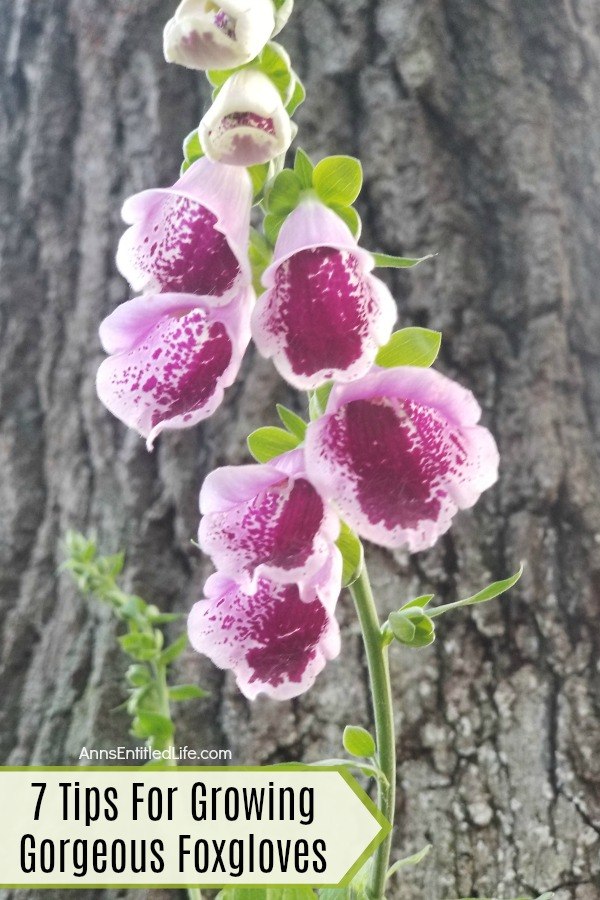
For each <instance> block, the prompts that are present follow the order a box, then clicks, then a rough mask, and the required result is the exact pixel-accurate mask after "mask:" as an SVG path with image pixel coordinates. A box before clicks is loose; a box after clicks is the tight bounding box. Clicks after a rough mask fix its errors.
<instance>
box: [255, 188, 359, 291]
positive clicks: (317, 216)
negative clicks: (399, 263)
mask: <svg viewBox="0 0 600 900" xmlns="http://www.w3.org/2000/svg"><path fill="white" fill-rule="evenodd" d="M319 247H332V248H334V249H335V250H347V251H348V253H352V254H353V255H354V256H356V257H357V258H358V259H359V260H360V264H361V270H362V271H363V272H370V271H372V269H373V267H374V265H375V262H374V259H373V257H372V255H371V254H370V253H367V251H366V250H362V249H361V248H360V247H359V246H358V243H357V241H356V238H355V237H354V235H353V234H352V232H351V231H350V229H349V228H348V226H347V225H346V223H345V222H344V221H342V219H340V217H339V216H338V215H337V214H336V213H334V212H333V210H331V209H329V207H328V206H325V204H324V203H321V202H320V201H319V200H315V199H308V200H303V201H302V202H301V203H300V204H299V205H298V206H297V207H296V209H295V210H294V211H293V212H292V213H290V215H289V216H288V217H287V218H286V220H285V222H284V223H283V225H282V226H281V230H280V232H279V235H278V237H277V241H276V242H275V250H274V252H273V262H272V263H271V265H270V266H269V267H268V268H267V269H266V270H265V272H264V274H263V278H262V282H263V284H264V286H265V287H272V286H273V285H274V284H275V277H276V274H277V269H278V267H279V266H280V265H281V263H282V262H284V261H285V260H286V259H288V258H289V257H290V256H293V255H294V253H299V252H300V251H302V250H311V249H314V248H319Z"/></svg>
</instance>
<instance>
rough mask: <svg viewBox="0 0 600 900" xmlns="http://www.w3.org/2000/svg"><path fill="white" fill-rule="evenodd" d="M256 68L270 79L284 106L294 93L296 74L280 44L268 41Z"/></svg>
mask: <svg viewBox="0 0 600 900" xmlns="http://www.w3.org/2000/svg"><path fill="white" fill-rule="evenodd" d="M256 68H258V69H260V71H261V72H264V74H265V75H266V76H267V77H268V78H270V79H271V81H272V82H273V84H274V85H275V87H276V88H277V90H278V91H279V93H280V95H281V99H282V100H283V104H284V106H287V104H288V103H289V102H290V101H291V100H292V97H293V94H294V89H295V82H296V76H295V74H294V72H293V71H292V67H291V64H290V58H289V56H288V54H287V52H286V50H284V48H283V47H282V46H281V44H278V43H277V42H276V41H270V42H269V43H268V44H267V45H266V46H265V47H264V49H263V50H262V52H261V54H260V56H259V57H258V61H257V63H256Z"/></svg>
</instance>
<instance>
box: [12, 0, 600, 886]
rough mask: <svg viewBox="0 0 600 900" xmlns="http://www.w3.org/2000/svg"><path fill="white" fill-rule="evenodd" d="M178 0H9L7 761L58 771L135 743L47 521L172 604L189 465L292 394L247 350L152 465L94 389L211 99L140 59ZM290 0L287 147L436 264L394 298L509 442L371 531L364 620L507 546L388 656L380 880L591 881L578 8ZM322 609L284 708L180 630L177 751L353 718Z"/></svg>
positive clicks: (583, 28) (290, 746) (590, 469)
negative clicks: (123, 217)
mask: <svg viewBox="0 0 600 900" xmlns="http://www.w3.org/2000/svg"><path fill="white" fill-rule="evenodd" d="M542 6H543V7H544V8H543V9H542V8H541V7H542ZM173 7H174V4H173V3H169V4H166V3H165V2H160V0H44V2H43V3H42V2H39V0H4V2H3V3H2V5H1V7H0V59H1V60H2V63H1V64H2V66H3V73H2V74H3V77H2V83H1V85H0V90H1V99H2V105H1V107H0V116H1V118H0V159H1V161H2V162H1V166H2V172H3V177H2V180H1V181H0V209H1V210H2V213H1V215H2V229H1V232H0V266H1V275H0V295H1V297H2V315H1V318H0V334H1V346H2V351H1V354H0V373H1V385H2V386H1V419H0V463H1V467H2V478H1V485H0V509H1V519H2V523H1V539H2V543H1V548H0V554H1V556H0V559H1V564H2V572H1V575H0V583H1V586H2V591H1V594H2V599H1V601H0V602H1V604H2V626H1V628H2V632H1V634H2V650H1V672H2V700H1V716H0V723H1V728H0V747H1V749H0V759H1V760H3V762H4V763H5V764H12V765H19V764H21V765H26V764H46V765H50V764H70V763H73V762H75V761H76V760H77V758H78V755H79V752H80V750H81V748H82V747H83V746H84V745H85V746H87V747H97V748H99V747H110V746H113V745H115V744H123V743H126V742H127V741H128V740H129V739H128V738H126V737H125V735H126V733H127V729H128V720H127V717H126V715H125V714H123V713H114V712H112V711H111V710H112V709H113V708H114V707H116V706H117V705H118V703H119V702H120V700H121V697H122V691H123V688H122V677H123V671H124V667H125V660H124V658H123V656H122V655H121V653H120V650H119V649H118V647H117V646H116V643H115V633H116V629H115V625H114V622H113V621H112V620H111V618H110V615H109V614H108V613H107V612H105V611H104V610H103V609H99V608H98V607H97V606H95V605H94V604H92V603H89V602H87V601H84V600H83V599H82V598H81V597H80V596H78V594H77V592H76V590H75V589H74V587H73V584H72V583H71V581H70V579H69V577H68V576H67V575H66V574H59V575H57V567H58V565H59V564H60V562H61V560H62V558H63V549H62V545H61V541H62V539H63V536H64V534H65V531H66V530H67V529H68V528H77V529H80V530H83V531H84V532H86V533H92V532H95V533H96V534H97V536H98V542H99V545H100V547H101V548H102V549H103V550H104V551H106V552H108V551H113V550H116V549H118V548H120V547H124V548H126V550H127V561H128V563H127V573H128V583H129V586H130V587H132V588H134V589H135V590H136V591H137V592H139V593H141V594H143V595H144V596H145V597H146V598H148V599H150V600H153V601H156V602H157V603H159V604H160V605H161V606H163V607H165V608H169V609H178V610H187V609H189V607H190V605H191V604H192V602H193V601H194V600H195V599H196V598H197V597H198V596H199V592H200V589H201V586H202V582H203V578H204V577H205V576H206V575H207V573H208V572H209V565H208V563H207V561H206V560H202V559H201V558H200V557H199V554H198V553H197V551H196V550H195V548H194V547H193V546H192V544H191V542H190V539H191V538H193V537H194V536H195V533H196V529H197V519H198V515H197V493H198V489H199V485H200V482H201V479H202V477H203V476H204V475H205V474H206V473H207V472H209V471H210V470H211V469H212V468H214V467H215V466H216V465H219V464H223V463H237V462H244V461H247V454H246V451H245V447H244V439H245V436H246V434H247V433H248V432H249V431H250V430H252V429H253V428H254V427H256V426H258V425H260V424H263V423H267V422H269V423H273V422H274V403H275V401H282V402H286V403H288V404H290V403H292V404H293V403H294V402H295V399H294V395H293V393H292V392H291V391H290V390H289V389H288V388H287V387H286V386H285V384H284V383H283V382H282V381H281V380H280V379H279V378H278V377H277V376H276V374H275V371H274V369H273V368H272V366H271V365H270V364H268V363H266V362H265V361H263V360H261V359H260V358H258V357H257V355H256V354H255V353H254V352H250V353H249V354H248V358H247V360H246V363H245V365H244V371H243V377H242V378H240V379H239V381H238V384H237V385H236V386H235V387H234V388H233V389H231V390H230V391H229V393H228V396H227V399H226V403H225V404H224V406H223V407H222V408H221V409H220V410H219V411H218V412H217V414H216V415H215V416H214V417H213V418H212V419H211V420H210V421H208V422H207V423H205V424H203V425H202V426H200V427H198V428H196V429H194V430H192V431H189V432H183V433H180V434H176V435H173V434H172V435H165V436H163V437H162V438H161V439H160V441H159V442H158V447H157V449H156V451H155V452H154V453H153V454H152V455H149V454H147V452H146V450H145V448H144V444H143V441H141V440H140V439H139V438H138V437H137V436H136V435H135V434H134V433H132V432H130V431H127V430H126V429H125V428H124V427H123V426H121V424H120V423H118V422H117V421H115V420H114V419H112V418H111V416H110V415H109V414H108V413H107V412H106V411H105V410H104V409H103V407H102V406H101V405H100V403H99V401H97V399H96V397H95V391H94V375H95V371H96V369H97V366H98V364H99V362H100V360H101V358H102V352H101V349H100V347H99V343H98V338H97V328H98V324H99V322H100V320H101V318H102V317H103V316H104V315H106V314H107V313H108V312H109V311H111V310H112V309H114V307H115V306H116V305H117V304H118V303H120V302H121V301H123V300H125V299H126V298H127V288H126V285H125V283H124V281H123V280H122V279H121V278H120V276H119V275H118V273H117V271H116V269H115V265H114V253H115V248H116V245H117V241H118V238H119V236H120V234H121V232H122V230H123V225H122V223H121V221H120V217H119V209H120V205H121V202H122V201H123V199H124V198H125V197H126V196H127V195H128V194H130V193H132V192H133V191H136V190H140V189H143V188H147V187H152V186H155V185H164V184H168V183H170V182H172V181H173V180H174V179H175V177H176V175H177V171H178V167H179V163H180V143H181V140H182V138H183V137H184V135H185V134H186V133H187V132H188V131H189V130H190V129H191V128H192V127H193V126H194V125H195V124H196V123H197V121H198V119H199V116H200V109H201V104H202V102H203V100H204V99H205V98H206V91H205V88H204V87H203V80H202V78H201V77H198V76H197V75H195V74H194V73H190V72H187V71H185V70H183V69H180V68H177V67H175V66H167V65H166V64H165V63H164V62H163V60H162V53H161V31H162V25H163V24H164V21H165V20H166V18H167V17H168V15H169V14H170V13H171V10H172V8H173ZM296 7H297V9H296V12H295V14H294V16H293V18H292V22H291V24H290V25H289V27H288V28H287V29H286V31H285V32H284V33H283V35H282V38H283V42H284V43H285V45H286V46H287V48H288V50H289V51H290V53H291V55H292V60H293V62H294V64H295V66H296V68H297V69H298V70H299V72H300V74H301V76H303V77H304V78H305V79H306V85H307V88H308V101H307V103H306V104H305V106H304V107H302V109H301V110H300V112H299V115H298V117H297V118H298V122H299V125H300V142H301V144H302V146H303V147H304V148H305V149H306V150H307V151H308V152H309V153H311V154H313V155H314V156H315V157H316V158H318V157H319V156H320V155H325V154H328V153H354V154H356V155H360V156H361V158H362V160H363V163H364V168H365V174H366V187H365V190H364V192H363V195H362V200H361V204H360V206H361V213H362V214H363V221H364V224H365V229H364V237H363V243H364V244H365V245H366V246H369V247H374V248H377V249H380V250H385V251H388V252H394V253H404V254H406V255H423V254H424V253H426V252H430V251H431V252H436V253H437V254H438V255H437V256H436V258H435V259H434V260H433V261H432V262H429V263H427V264H424V265H423V266H421V267H419V269H417V270H415V271H414V272H412V273H398V274H395V275H392V276H391V279H390V283H391V284H392V286H393V288H394V291H395V294H396V296H397V298H398V303H399V309H400V315H401V321H402V323H403V324H421V325H426V326H430V327H433V328H437V329H441V330H443V332H444V346H443V354H442V359H441V367H442V368H443V370H444V371H446V372H448V373H449V374H451V375H452V376H455V377H457V378H458V379H459V380H460V381H462V382H463V383H464V384H467V385H468V386H469V387H471V388H472V389H473V390H474V391H475V393H476V395H477V396H478V398H479V399H480V400H481V402H482V405H483V407H484V410H485V420H486V424H488V425H489V426H490V427H491V428H492V430H493V431H494V433H495V435H496V437H497V439H498V442H499V446H500V450H501V455H502V468H501V479H500V482H499V484H498V486H497V487H496V488H494V489H493V490H491V491H489V492H488V493H487V494H486V495H484V498H483V500H482V501H481V502H480V504H479V505H478V506H477V507H476V509H475V510H473V511H471V512H469V513H463V514H461V515H460V516H459V518H458V520H457V522H456V525H455V527H454V528H453V529H452V531H451V532H450V534H449V535H448V536H447V537H446V538H445V539H444V540H442V541H440V543H439V544H438V545H437V547H436V548H435V549H434V550H432V551H431V552H429V553H424V554H419V555H418V556H416V557H411V558H409V557H408V556H407V555H406V554H404V553H395V554H389V553H384V552H382V551H378V550H376V549H370V550H369V558H370V561H371V567H372V574H373V580H374V582H375V587H376V589H377V593H378V598H379V603H380V606H381V610H382V612H384V611H387V610H391V609H393V608H394V607H396V606H397V605H398V604H399V602H400V601H402V600H404V599H406V598H409V597H411V596H416V595H417V594H418V593H424V592H425V591H427V592H435V593H436V594H437V596H438V598H439V599H440V600H444V601H449V600H452V599H456V598H457V597H458V596H460V595H463V596H464V595H466V594H467V592H474V591H475V590H477V589H478V588H479V587H481V586H483V585H484V584H485V583H487V581H488V580H490V579H493V578H499V577H504V576H506V575H508V574H510V573H512V572H513V571H514V570H515V569H516V568H517V566H518V563H519V560H520V559H524V560H525V561H526V566H527V568H526V572H525V575H524V577H523V579H522V582H521V585H520V586H519V587H518V589H516V590H514V591H513V592H512V593H511V595H510V596H509V597H508V598H506V599H502V600H501V601H498V602H496V603H494V604H490V605H489V606H485V607H483V608H481V609H479V608H478V609H475V610H473V611H472V612H469V611H465V612H460V613H457V614H455V616H454V617H452V618H450V617H446V618H444V619H443V620H441V621H440V623H439V628H438V635H439V637H438V640H437V641H436V643H435V644H434V645H433V646H432V647H431V648H429V649H425V650H419V651H409V650H406V651H404V652H403V651H401V650H398V651H394V652H393V654H392V665H393V677H394V687H395V695H396V704H397V705H396V709H397V727H398V733H399V741H398V747H399V758H400V765H399V785H400V791H399V800H398V808H397V828H396V833H395V849H396V852H397V854H398V855H407V854H408V853H410V852H412V851H415V850H417V849H419V848H420V847H422V846H423V845H424V844H425V843H428V842H430V843H432V844H433V845H434V850H433V852H432V853H431V854H430V856H429V857H428V859H427V860H426V861H425V862H423V863H422V864H421V865H419V866H418V867H416V868H414V869H410V870H404V871H405V872H406V874H405V875H404V876H403V878H402V881H401V882H396V883H395V884H394V886H393V887H392V888H391V889H390V897H394V898H397V900H424V898H425V900H448V898H454V897H458V896H461V897H462V896H469V897H472V896H480V897H483V896H485V897H490V896H495V897H499V898H510V897H514V896H517V895H523V894H524V895H537V893H541V892H542V891H544V890H555V891H556V900H594V898H596V900H597V898H600V853H599V848H600V790H599V788H600V725H599V714H600V700H599V697H600V679H599V667H598V651H599V647H600V640H599V638H598V634H599V626H600V504H599V497H598V494H599V479H598V453H597V445H596V442H597V440H598V438H599V437H600V434H599V431H600V369H599V366H598V363H599V357H600V350H599V349H598V348H599V347H600V313H599V309H600V307H599V305H598V302H597V300H598V297H597V292H598V285H599V284H600V255H599V254H598V246H597V234H598V228H599V227H600V203H599V201H598V190H599V186H600V163H599V160H600V132H599V130H598V121H599V120H600V7H599V6H598V5H597V4H594V3H593V2H592V0H563V2H558V0H556V2H554V3H547V4H539V3H535V2H533V0H532V2H527V0H525V2H519V0H512V2H511V0H486V2H474V0H471V2H469V0H329V2H325V0H298V2H297V4H296ZM339 615H340V618H341V620H342V622H343V626H344V633H343V638H344V640H343V651H342V655H341V658H340V659H339V660H338V661H337V662H335V663H332V664H330V665H329V666H328V667H327V669H326V670H325V672H324V673H323V674H322V675H321V676H320V678H319V679H318V681H317V684H316V686H315V687H314V689H313V690H312V691H311V692H309V693H308V694H307V695H305V696H304V697H303V698H302V699H301V700H298V701H294V702H291V703H283V704H276V703H274V702H271V701H268V700H264V699H259V700H258V701H257V702H255V703H253V704H249V703H247V702H246V701H245V700H244V699H243V698H242V697H241V695H240V694H239V692H238V691H237V690H236V688H235V686H234V683H233V680H232V679H231V677H230V676H225V675H223V673H221V672H219V671H217V670H216V669H214V668H213V667H212V666H211V665H210V663H208V662H207V661H206V660H203V659H201V658H199V657H197V656H196V655H194V654H192V653H191V652H190V653H189V655H187V656H186V657H185V659H184V661H183V663H182V664H181V665H182V668H183V669H185V671H186V678H187V679H189V680H194V681H199V682H200V683H201V684H202V685H204V686H206V687H208V688H210V690H211V691H212V694H211V698H210V699H209V700H207V701H202V702H198V703H196V704H190V705H189V708H188V709H187V710H186V711H185V713H184V714H183V716H182V721H181V722H180V728H179V736H178V742H180V743H182V744H185V743H187V744H189V745H190V746H193V747H197V748H203V747H204V748H213V747H214V748H227V747H228V748H231V750H232V752H233V761H234V762H235V763H237V764H243V763H247V764H248V763H252V764H261V763H273V762H276V761H279V760H305V761H312V760H318V759H320V758H323V757H327V756H331V755H337V754H338V753H339V752H340V743H341V730H342V728H343V726H344V724H346V723H348V722H353V723H356V724H362V725H365V726H368V725H369V721H370V711H369V703H368V694H367V691H366V685H365V663H364V658H363V655H362V652H361V645H360V639H359V633H358V629H357V625H356V620H355V616H354V613H353V610H352V607H351V603H350V601H349V598H348V597H346V596H344V597H343V599H342V601H341V603H340V607H339ZM34 895H37V892H32V891H18V892H14V893H11V892H0V896H1V897H2V898H3V900H7V898H9V897H13V896H14V897H17V896H18V897H23V898H29V897H30V896H34ZM168 895H169V896H172V897H175V896H176V892H168ZM44 896H45V897H47V898H49V900H51V898H52V897H57V898H58V897H59V896H62V892H45V895H44ZM71 896H72V897H73V898H74V900H75V898H79V897H81V898H85V897H90V898H91V897H92V896H98V897H101V896H104V897H110V898H116V897H117V896H121V897H124V896H129V895H128V894H127V892H121V893H120V894H119V892H110V891H107V892H96V893H94V892H90V891H74V892H72V893H71ZM135 896H138V894H137V893H132V894H131V897H132V898H133V897H135ZM148 896H151V895H150V894H149V895H148ZM158 896H159V892H156V893H154V897H155V898H157V897H158Z"/></svg>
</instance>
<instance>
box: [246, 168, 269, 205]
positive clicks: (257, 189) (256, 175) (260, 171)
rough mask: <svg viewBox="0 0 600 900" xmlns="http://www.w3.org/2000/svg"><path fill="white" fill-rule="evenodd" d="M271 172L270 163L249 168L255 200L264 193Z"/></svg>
mask: <svg viewBox="0 0 600 900" xmlns="http://www.w3.org/2000/svg"><path fill="white" fill-rule="evenodd" d="M270 170H271V166H270V163H261V164H259V165H256V166H249V167H248V174H249V176H250V180H251V181H252V191H253V194H254V197H255V198H256V197H259V196H260V194H261V193H262V190H263V188H264V186H265V184H266V183H267V181H268V178H269V172H270Z"/></svg>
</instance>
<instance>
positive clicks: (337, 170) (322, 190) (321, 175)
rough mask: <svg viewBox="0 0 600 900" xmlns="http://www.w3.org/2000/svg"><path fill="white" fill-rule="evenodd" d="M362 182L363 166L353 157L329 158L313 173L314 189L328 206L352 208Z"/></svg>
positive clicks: (317, 166)
mask: <svg viewBox="0 0 600 900" xmlns="http://www.w3.org/2000/svg"><path fill="white" fill-rule="evenodd" d="M362 182H363V175H362V166H361V164H360V161H359V160H358V159H355V158H354V157H353V156H327V157H326V158H325V159H322V160H321V162H320V163H317V165H316V166H315V170H314V172H313V185H314V188H315V190H316V192H317V194H318V195H319V197H320V198H321V200H322V201H323V203H326V204H327V205H328V206H329V205H331V204H336V205H338V206H352V204H353V203H354V201H355V200H356V198H357V197H358V195H359V194H360V189H361V187H362Z"/></svg>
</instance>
